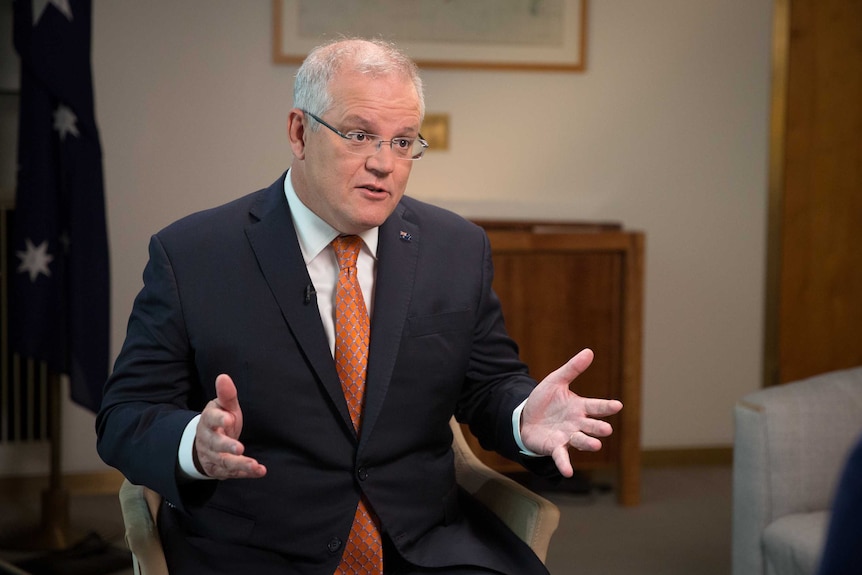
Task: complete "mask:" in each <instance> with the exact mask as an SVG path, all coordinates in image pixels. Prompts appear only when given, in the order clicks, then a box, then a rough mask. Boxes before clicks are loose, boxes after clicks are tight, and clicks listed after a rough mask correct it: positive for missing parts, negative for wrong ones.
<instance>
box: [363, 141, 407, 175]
mask: <svg viewBox="0 0 862 575" xmlns="http://www.w3.org/2000/svg"><path fill="white" fill-rule="evenodd" d="M398 161H400V160H398V158H396V157H395V152H394V151H393V150H392V144H391V143H390V142H380V143H379V147H378V148H377V151H376V152H374V153H373V154H371V155H370V156H368V158H366V159H365V167H367V168H368V169H369V170H371V171H372V172H377V173H380V174H389V173H391V172H392V171H393V170H395V162H398Z"/></svg>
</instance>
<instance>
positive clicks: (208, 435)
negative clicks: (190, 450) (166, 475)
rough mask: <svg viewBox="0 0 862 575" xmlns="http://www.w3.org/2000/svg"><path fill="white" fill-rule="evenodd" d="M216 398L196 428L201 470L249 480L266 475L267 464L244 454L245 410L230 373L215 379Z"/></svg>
mask: <svg viewBox="0 0 862 575" xmlns="http://www.w3.org/2000/svg"><path fill="white" fill-rule="evenodd" d="M215 388H216V398H215V399H214V400H212V401H210V402H209V403H207V405H206V407H205V408H204V410H203V413H201V418H200V420H199V421H198V426H197V429H196V430H195V449H194V459H195V466H196V467H197V468H198V471H200V472H201V473H204V474H205V475H208V476H209V477H212V478H214V479H247V478H257V477H263V476H264V475H266V467H264V466H263V465H261V464H260V463H258V462H257V460H256V459H252V458H251V457H246V456H244V455H243V452H244V451H245V447H244V446H243V444H242V443H240V442H239V439H238V438H239V434H240V433H241V432H242V410H241V409H240V407H239V400H238V399H237V394H236V386H235V385H234V383H233V380H232V379H231V378H230V376H228V375H226V374H221V375H219V376H218V377H217V378H216V381H215Z"/></svg>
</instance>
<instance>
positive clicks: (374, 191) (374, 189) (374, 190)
mask: <svg viewBox="0 0 862 575" xmlns="http://www.w3.org/2000/svg"><path fill="white" fill-rule="evenodd" d="M357 188H358V189H360V190H367V191H368V192H370V193H371V195H373V196H380V195H389V191H388V190H386V189H385V188H381V187H378V186H375V185H374V184H365V185H362V186H357Z"/></svg>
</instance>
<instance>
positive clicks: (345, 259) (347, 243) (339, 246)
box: [332, 236, 362, 269]
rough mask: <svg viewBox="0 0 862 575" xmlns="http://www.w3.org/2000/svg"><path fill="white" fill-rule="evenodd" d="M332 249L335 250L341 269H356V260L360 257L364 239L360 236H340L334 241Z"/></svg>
mask: <svg viewBox="0 0 862 575" xmlns="http://www.w3.org/2000/svg"><path fill="white" fill-rule="evenodd" d="M332 247H333V248H334V249H335V259H336V260H338V267H339V268H340V269H344V268H352V267H356V258H357V257H359V248H360V247H362V238H360V237H359V236H338V237H337V238H335V239H334V240H332Z"/></svg>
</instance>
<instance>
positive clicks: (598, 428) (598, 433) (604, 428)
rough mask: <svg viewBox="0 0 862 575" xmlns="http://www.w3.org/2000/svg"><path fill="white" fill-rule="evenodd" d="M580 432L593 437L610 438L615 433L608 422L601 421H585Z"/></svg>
mask: <svg viewBox="0 0 862 575" xmlns="http://www.w3.org/2000/svg"><path fill="white" fill-rule="evenodd" d="M580 428H581V429H580V431H581V433H584V434H586V435H590V436H592V437H608V436H609V435H611V434H612V433H613V432H614V428H613V427H612V426H611V424H610V423H608V422H607V421H602V420H600V419H584V420H583V421H582V422H581V424H580Z"/></svg>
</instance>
